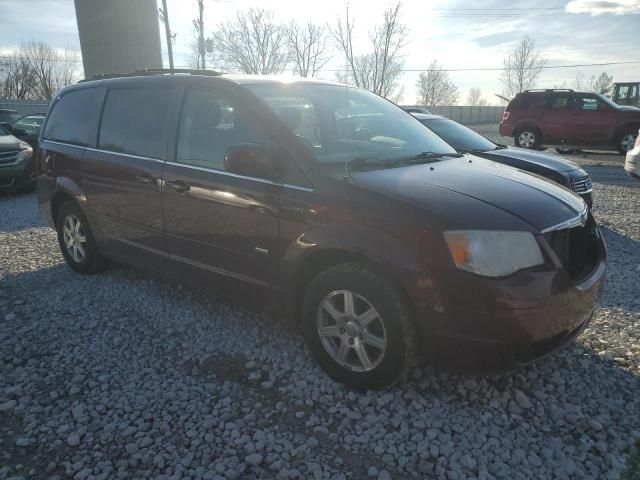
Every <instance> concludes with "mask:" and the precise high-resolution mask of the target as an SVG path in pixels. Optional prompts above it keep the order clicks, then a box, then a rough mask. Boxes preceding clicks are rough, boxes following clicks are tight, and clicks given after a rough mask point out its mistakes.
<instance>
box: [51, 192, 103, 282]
mask: <svg viewBox="0 0 640 480" xmlns="http://www.w3.org/2000/svg"><path fill="white" fill-rule="evenodd" d="M56 230H57V232H58V243H59V244H60V250H61V251H62V256H63V257H64V259H65V260H66V262H67V264H68V265H69V266H70V267H71V268H72V269H73V270H75V271H76V272H78V273H86V274H91V273H98V272H101V271H103V270H104V269H105V267H106V260H105V258H104V257H103V256H102V255H100V252H99V251H98V245H97V243H96V241H95V238H94V237H93V234H92V233H91V228H90V227H89V222H88V221H87V218H86V217H85V215H84V213H83V212H82V210H81V209H80V207H78V205H76V204H75V203H74V202H70V201H69V202H66V203H64V204H63V205H62V206H61V207H60V211H59V212H58V217H57V220H56Z"/></svg>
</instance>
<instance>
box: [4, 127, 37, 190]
mask: <svg viewBox="0 0 640 480" xmlns="http://www.w3.org/2000/svg"><path fill="white" fill-rule="evenodd" d="M32 155H33V148H31V146H30V145H29V144H28V143H27V142H25V141H23V140H20V139H19V138H16V137H15V136H14V135H12V134H11V133H10V132H9V131H8V130H7V129H6V128H4V127H2V126H0V192H3V191H19V192H30V191H33V190H34V189H35V187H36V183H35V175H34V169H33V167H34V165H33V159H32Z"/></svg>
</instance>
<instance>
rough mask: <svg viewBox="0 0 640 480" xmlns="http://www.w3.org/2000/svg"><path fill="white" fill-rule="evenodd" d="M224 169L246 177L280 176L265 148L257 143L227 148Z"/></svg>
mask: <svg viewBox="0 0 640 480" xmlns="http://www.w3.org/2000/svg"><path fill="white" fill-rule="evenodd" d="M224 168H225V170H227V171H228V172H231V173H237V174H238V175H246V176H247V177H258V178H277V177H278V176H279V174H280V171H279V169H278V168H277V166H276V164H275V162H274V161H273V159H272V158H271V156H270V155H269V152H268V150H267V148H265V147H264V145H259V144H257V143H243V144H240V145H234V146H233V147H229V149H228V150H227V154H226V155H225V157H224Z"/></svg>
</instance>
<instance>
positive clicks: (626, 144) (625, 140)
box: [616, 129, 638, 155]
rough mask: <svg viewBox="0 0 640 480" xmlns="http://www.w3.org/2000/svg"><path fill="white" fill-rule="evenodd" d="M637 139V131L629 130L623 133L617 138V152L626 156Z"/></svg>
mask: <svg viewBox="0 0 640 480" xmlns="http://www.w3.org/2000/svg"><path fill="white" fill-rule="evenodd" d="M637 137H638V130H637V129H629V130H625V131H623V132H622V133H621V134H620V135H619V136H618V142H617V145H616V147H617V148H618V151H619V152H620V153H621V154H622V155H626V154H627V152H628V151H629V150H632V149H633V146H634V144H635V142H636V138H637Z"/></svg>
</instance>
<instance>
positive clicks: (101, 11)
mask: <svg viewBox="0 0 640 480" xmlns="http://www.w3.org/2000/svg"><path fill="white" fill-rule="evenodd" d="M75 7H76V18H77V21H78V31H79V34H80V48H81V50H82V62H83V64H84V74H85V77H90V76H92V75H96V74H108V73H127V72H132V71H134V70H138V69H142V68H162V52H161V47H160V27H159V25H158V10H157V6H156V0H108V1H105V0H75Z"/></svg>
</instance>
